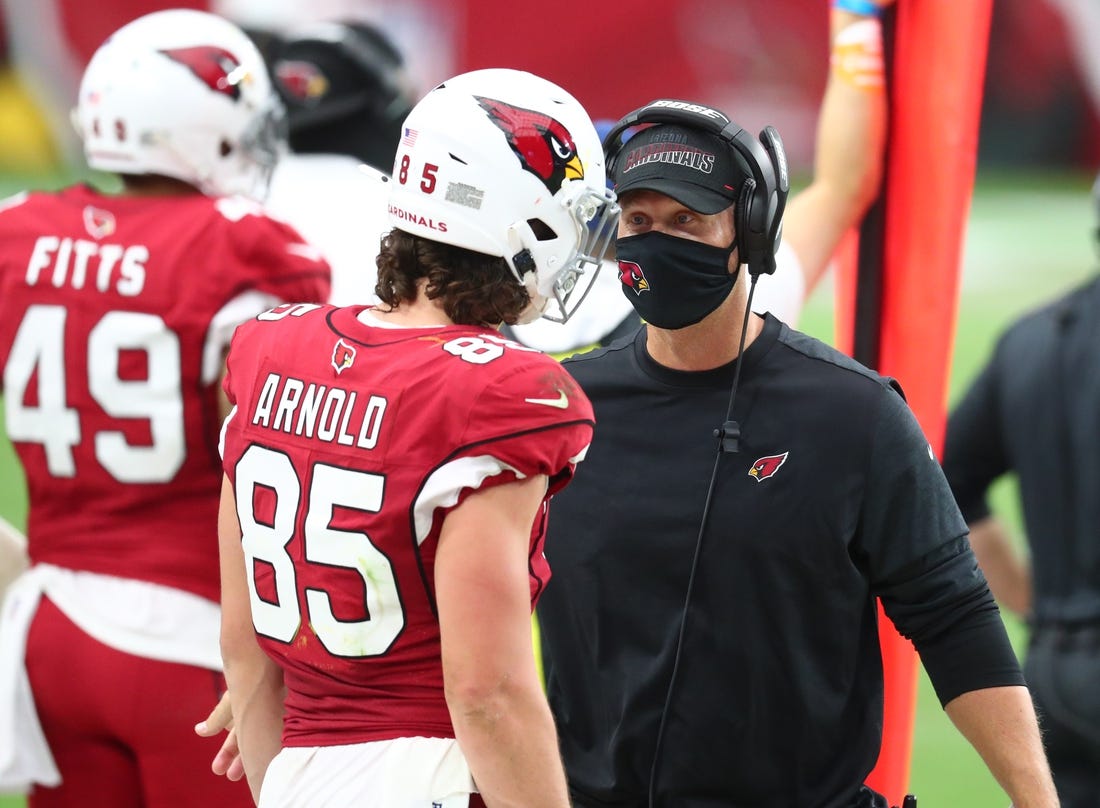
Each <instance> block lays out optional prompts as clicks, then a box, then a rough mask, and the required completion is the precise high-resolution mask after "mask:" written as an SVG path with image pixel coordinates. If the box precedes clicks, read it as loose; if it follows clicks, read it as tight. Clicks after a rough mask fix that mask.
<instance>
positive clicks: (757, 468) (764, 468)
mask: <svg viewBox="0 0 1100 808" xmlns="http://www.w3.org/2000/svg"><path fill="white" fill-rule="evenodd" d="M789 454H790V452H784V453H783V454H778V455H768V456H767V457H761V458H758V459H757V460H756V461H755V462H754V463H753V464H752V468H750V469H749V476H750V477H752V478H753V479H754V480H756V481H757V482H758V483H759V482H763V481H764V480H766V479H768V478H769V477H771V476H772V475H773V474H775V473H776V472H777V471H779V467H780V466H782V465H783V464H784V463H786V462H787V455H789Z"/></svg>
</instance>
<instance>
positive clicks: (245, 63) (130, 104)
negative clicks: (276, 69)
mask: <svg viewBox="0 0 1100 808" xmlns="http://www.w3.org/2000/svg"><path fill="white" fill-rule="evenodd" d="M284 118H285V116H284V114H283V108H282V105H281V103H280V101H279V99H278V96H277V95H276V94H275V92H274V90H273V89H272V86H271V81H270V79H269V77H268V73H267V69H266V67H265V65H264V61H263V57H262V56H261V55H260V52H259V51H258V50H257V49H256V46H255V45H253V44H252V41H251V40H250V39H249V38H248V36H247V35H246V34H245V33H244V32H243V31H241V30H240V29H239V28H238V27H237V26H235V25H233V24H232V23H231V22H229V21H228V20H226V19H224V18H222V17H218V16H216V15H214V14H208V13H206V12H202V11H194V10H190V9H171V10H168V11H157V12H154V13H152V14H147V15H145V16H144V17H139V18H138V19H136V20H134V21H133V22H131V23H128V24H127V25H124V26H123V27H122V28H120V29H119V30H117V31H116V32H115V33H114V34H112V35H111V36H110V37H109V38H108V39H107V41H106V42H104V43H103V44H102V45H101V46H100V47H99V49H98V50H97V51H96V52H95V54H94V55H93V56H92V60H91V62H89V64H88V67H87V69H86V70H85V71H84V77H83V79H82V81H81V84H80V97H79V100H78V102H77V108H76V110H75V111H74V123H75V124H76V127H77V131H78V132H79V134H80V137H81V139H82V140H83V142H84V153H85V156H86V158H87V161H88V165H89V166H91V167H92V168H97V169H100V170H102V171H111V172H115V173H120V174H163V175H165V176H169V177H175V178H177V179H180V180H183V181H185V182H188V183H190V184H192V185H194V186H196V187H197V188H199V189H200V190H201V191H202V192H203V193H205V194H207V195H210V196H225V195H229V194H244V195H246V196H250V197H253V198H255V199H261V200H262V199H263V196H264V195H265V194H266V192H267V183H268V181H269V180H270V177H271V171H272V169H273V168H274V166H275V162H276V160H277V158H278V155H279V153H280V151H281V149H282V148H283V145H282V144H283V143H284V142H285V135H284V134H283V131H282V130H283V128H284V127H283V121H284Z"/></svg>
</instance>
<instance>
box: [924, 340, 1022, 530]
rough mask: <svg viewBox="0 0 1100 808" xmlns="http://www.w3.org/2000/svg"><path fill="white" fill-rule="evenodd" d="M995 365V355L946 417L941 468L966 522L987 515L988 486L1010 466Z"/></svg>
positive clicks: (975, 520)
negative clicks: (1002, 434) (1003, 437)
mask: <svg viewBox="0 0 1100 808" xmlns="http://www.w3.org/2000/svg"><path fill="white" fill-rule="evenodd" d="M997 367H998V365H997V357H996V355H995V356H994V357H993V359H991V360H990V362H989V364H987V365H986V366H985V368H984V369H983V370H982V372H981V373H980V374H979V375H978V377H977V378H976V379H975V380H974V382H973V384H971V386H970V389H968V390H967V392H966V395H964V396H963V398H962V400H961V401H960V402H959V403H958V404H957V405H956V407H955V409H954V410H953V411H952V412H951V417H950V418H948V420H947V438H946V440H945V442H944V450H943V471H944V474H945V475H946V476H947V482H948V484H949V485H950V486H951V491H952V493H953V494H954V496H955V501H956V502H957V503H958V505H959V509H960V510H961V511H962V514H963V518H964V519H966V522H967V524H973V523H974V522H977V521H979V520H981V519H984V518H985V517H987V516H989V514H990V509H989V503H988V502H987V500H986V494H987V492H988V490H989V486H990V485H991V484H992V483H993V481H994V480H996V479H997V478H998V477H1000V476H1001V475H1002V474H1004V473H1005V472H1006V471H1007V470H1008V466H1009V463H1008V457H1007V455H1006V447H1005V445H1004V441H1003V440H1002V437H1001V412H1000V405H999V396H998V383H997V381H998V371H997ZM1021 428H1023V425H1021Z"/></svg>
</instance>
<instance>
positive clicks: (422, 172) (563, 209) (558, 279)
mask: <svg viewBox="0 0 1100 808" xmlns="http://www.w3.org/2000/svg"><path fill="white" fill-rule="evenodd" d="M401 134H402V137H401V139H400V142H399V143H398V147H397V156H396V158H395V160H394V167H393V182H392V183H391V186H390V188H391V190H390V201H389V214H390V223H391V224H392V225H393V226H394V227H397V228H399V229H401V230H404V231H405V232H407V233H411V234H413V235H416V236H423V237H424V238H428V239H432V240H433V241H439V242H442V243H445V244H451V245H454V246H457V247H463V248H465V249H467V250H473V251H474V252H479V253H484V254H486V255H492V256H499V257H502V258H504V259H505V261H507V263H508V266H509V267H510V268H511V270H512V272H513V274H515V276H516V278H517V279H518V280H519V282H520V283H522V284H523V285H524V287H525V288H526V289H527V291H528V294H530V296H531V300H532V304H533V305H532V307H531V309H529V310H528V311H527V312H525V313H524V317H523V319H522V322H529V321H530V320H533V319H536V318H537V317H538V316H539V315H540V314H541V315H542V316H544V317H546V318H548V319H551V320H556V321H558V322H565V320H567V319H568V317H569V315H570V314H572V312H573V311H574V310H575V309H576V307H577V306H578V305H580V302H581V300H582V299H583V297H584V295H585V294H586V293H587V291H588V288H589V286H590V284H591V281H592V279H594V278H595V276H596V272H597V271H598V269H599V266H600V261H601V259H602V258H603V255H604V253H605V252H606V250H607V247H608V245H609V244H610V243H611V241H612V239H614V237H615V228H616V225H617V220H618V215H619V208H618V205H617V204H616V203H615V195H614V194H613V193H612V192H610V191H608V190H607V186H606V180H605V171H604V155H603V149H602V148H601V145H600V139H599V135H597V134H596V130H595V127H594V126H593V125H592V121H591V120H590V119H589V117H588V114H587V113H586V112H585V111H584V109H583V108H582V107H581V105H580V104H579V103H578V102H577V100H576V99H575V98H573V96H571V95H570V94H569V93H567V92H566V91H565V90H563V89H562V88H560V87H558V86H557V85H555V84H553V83H551V82H549V81H547V80H546V79H542V78H539V77H538V76H535V75H533V74H531V73H525V72H523V71H519V70H507V69H491V70H476V71H474V72H472V73H464V74H462V75H461V76H457V77H455V78H453V79H450V80H448V81H446V82H444V83H443V84H440V85H439V86H438V87H436V88H435V89H434V90H432V91H431V92H429V93H428V94H427V95H426V96H424V98H423V99H422V100H421V101H420V102H419V103H418V104H417V105H416V106H415V107H414V108H413V110H412V112H410V113H409V116H408V117H407V118H406V119H405V123H404V126H403V128H402V132H401Z"/></svg>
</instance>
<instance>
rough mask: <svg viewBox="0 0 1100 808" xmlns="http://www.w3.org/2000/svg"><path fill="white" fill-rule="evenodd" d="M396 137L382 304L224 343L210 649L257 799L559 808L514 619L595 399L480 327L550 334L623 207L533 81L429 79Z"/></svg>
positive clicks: (593, 157) (262, 327)
mask: <svg viewBox="0 0 1100 808" xmlns="http://www.w3.org/2000/svg"><path fill="white" fill-rule="evenodd" d="M404 129H405V130H407V131H413V132H416V133H417V135H416V138H415V140H413V141H405V140H404V139H403V140H402V142H401V144H400V146H399V148H398V152H397V156H396V160H395V165H394V170H393V178H392V180H391V181H390V183H389V186H390V189H391V190H390V194H389V204H388V208H389V211H390V221H391V223H392V225H393V228H394V229H393V230H392V231H391V232H390V233H389V235H387V236H386V238H385V239H384V241H383V244H382V251H381V253H380V255H379V257H378V264H377V267H378V277H379V282H378V290H379V294H380V296H381V298H382V301H381V303H380V304H379V305H378V306H351V307H346V308H330V307H316V306H308V307H307V306H289V307H284V308H281V309H276V310H274V311H272V312H267V313H265V314H263V315H261V316H260V317H258V318H257V319H256V320H255V321H252V322H250V323H247V324H245V325H242V326H241V327H240V328H239V329H238V330H237V333H236V335H235V336H234V338H233V343H232V347H231V349H230V352H229V357H228V372H227V376H226V382H225V389H226V391H227V393H228V395H229V399H230V401H231V402H233V404H234V405H235V406H234V409H233V411H232V414H231V415H230V417H229V418H228V419H227V421H226V426H225V430H224V432H223V444H222V449H223V463H224V468H225V473H226V482H225V486H224V488H223V499H222V510H221V514H220V522H219V525H220V529H219V534H220V540H221V551H222V607H223V609H222V620H223V623H222V625H223V629H222V652H223V655H224V657H225V663H226V676H227V679H228V684H229V694H230V698H231V700H232V704H233V715H234V717H235V719H236V729H237V738H238V740H239V743H240V751H241V755H242V758H243V765H244V769H245V772H246V775H247V778H248V781H249V784H250V786H251V788H252V792H253V795H254V796H257V798H258V796H259V794H260V793H261V786H262V794H263V803H262V804H263V805H264V806H265V808H324V807H325V806H333V808H336V806H347V805H377V806H410V805H422V806H425V807H426V806H429V805H436V806H446V808H465V806H468V805H470V806H484V805H486V804H487V805H490V806H504V805H509V806H520V805H522V806H525V808H539V807H540V806H546V808H565V807H566V806H568V805H569V800H568V796H567V794H566V787H565V776H564V773H563V771H562V765H561V760H560V757H559V755H558V744H557V737H556V733H555V730H554V725H553V721H552V720H551V718H550V712H549V708H548V706H547V703H546V699H545V696H544V694H543V692H542V688H541V684H540V682H539V678H538V674H537V670H536V666H535V659H534V652H533V648H532V638H531V627H530V620H531V609H532V607H533V604H534V602H535V600H536V599H537V598H538V597H539V595H540V594H541V592H542V590H543V587H544V586H545V585H546V582H547V579H548V575H549V570H548V569H547V568H546V565H545V559H544V557H543V554H542V541H543V536H544V533H545V529H546V520H547V508H548V506H549V503H550V498H551V496H553V495H554V494H556V493H557V492H558V491H560V490H561V489H562V488H563V487H564V486H565V485H566V484H567V483H568V481H569V480H570V479H571V478H572V475H573V470H574V467H575V464H576V463H577V462H579V461H580V460H581V459H582V458H583V457H584V454H585V452H586V451H587V449H588V444H589V442H590V441H591V437H592V426H593V425H592V419H591V408H590V406H589V404H588V401H587V399H586V398H585V397H584V395H583V394H582V393H580V392H579V390H578V389H577V387H576V386H575V385H574V384H573V383H572V382H571V380H570V379H569V376H568V374H567V373H566V372H565V370H564V369H563V368H562V366H561V365H559V364H558V363H557V362H556V361H554V360H553V359H551V358H549V357H547V356H545V355H543V354H541V353H539V352H538V351H534V350H532V349H529V348H525V347H523V346H520V345H517V344H516V343H514V342H511V341H508V340H505V339H502V338H501V337H500V334H499V333H498V331H497V330H496V329H498V328H499V327H500V325H501V323H515V322H518V321H519V320H521V319H530V318H532V317H536V316H538V315H539V313H540V312H542V311H544V310H545V309H552V310H553V311H552V313H553V314H554V315H556V316H560V317H562V318H563V319H564V318H567V317H568V316H569V313H570V312H571V310H572V308H573V306H574V305H575V303H576V301H575V300H572V299H571V295H570V291H571V290H572V289H573V280H574V277H575V275H577V274H579V273H581V272H583V271H585V270H586V269H590V268H591V267H592V266H593V265H595V264H596V263H598V262H599V261H600V260H601V258H602V256H603V253H604V251H605V250H606V248H607V245H608V239H609V236H610V234H611V233H612V232H613V230H614V225H615V220H616V218H617V215H618V207H617V206H616V205H615V204H614V195H613V194H611V193H610V192H609V191H607V190H606V185H605V173H604V167H603V154H602V151H601V149H600V142H599V138H598V137H597V135H596V132H595V130H594V128H593V126H592V123H591V121H590V120H589V119H588V116H587V114H586V113H585V111H584V110H583V109H582V107H581V106H580V104H579V103H577V101H576V100H575V99H574V98H573V97H572V96H571V95H569V94H568V93H567V92H565V91H564V90H562V89H561V88H560V87H558V86H556V85H554V84H551V83H550V82H548V81H546V80H544V79H541V78H539V77H537V76H535V75H533V74H530V73H525V72H521V71H515V70H501V69H494V70H483V71H475V72H473V73H469V74H465V75H461V76H458V77H456V78H453V79H449V80H447V81H445V82H444V83H442V84H441V85H439V86H438V87H436V88H435V89H434V90H432V91H431V92H429V93H428V94H427V95H426V96H425V97H424V99H422V100H421V101H420V102H419V103H418V104H417V105H416V107H415V108H414V109H413V111H412V112H411V113H410V115H409V116H408V118H407V120H406V121H405V123H404ZM440 223H446V227H445V228H444V227H441V226H440ZM286 345H294V346H295V350H294V351H292V352H289V351H286V350H284V349H283V347H284V346H286ZM318 412H320V413H321V415H320V416H318ZM292 423H293V427H292V426H291V424H292ZM337 424H339V425H340V426H339V428H337V427H336V425H337Z"/></svg>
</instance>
